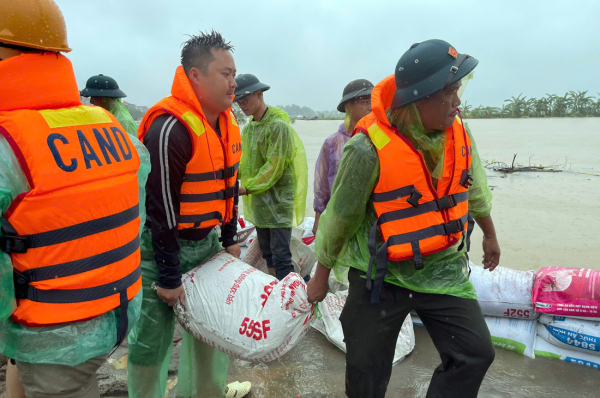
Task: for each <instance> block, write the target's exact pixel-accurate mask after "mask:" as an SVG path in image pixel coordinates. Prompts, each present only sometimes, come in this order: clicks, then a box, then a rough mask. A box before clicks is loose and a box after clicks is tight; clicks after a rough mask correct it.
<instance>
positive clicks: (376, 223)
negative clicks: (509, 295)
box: [308, 40, 500, 398]
mask: <svg viewBox="0 0 600 398" xmlns="http://www.w3.org/2000/svg"><path fill="white" fill-rule="evenodd" d="M477 63H478V61H477V60H476V59H475V58H473V57H470V56H468V55H466V54H459V53H458V52H457V51H456V50H455V49H454V47H452V46H451V45H450V44H448V43H446V42H444V41H441V40H428V41H425V42H422V43H417V44H414V45H413V46H411V48H410V49H409V50H408V51H407V52H406V53H404V55H403V56H402V57H401V58H400V60H399V62H398V64H397V65H396V69H395V75H391V76H389V77H387V78H385V79H384V80H382V81H381V82H380V83H379V84H378V85H377V86H376V87H375V88H374V89H373V92H372V94H371V104H372V109H373V111H372V113H370V114H369V115H367V116H365V117H364V118H363V119H361V121H360V122H359V123H358V125H357V128H356V130H355V135H354V137H353V138H352V139H350V141H348V143H347V144H346V146H345V147H344V151H343V156H342V160H341V162H340V167H339V171H338V175H337V178H336V180H335V183H334V186H333V194H332V197H331V200H330V202H329V203H328V205H327V208H326V209H325V212H324V213H323V215H322V216H321V221H320V223H319V228H318V230H317V236H316V255H317V258H318V260H319V264H318V265H317V270H316V274H315V276H314V277H313V279H312V280H311V281H310V282H309V284H308V299H309V301H310V302H314V301H321V300H323V298H324V297H325V295H326V294H327V290H328V283H327V279H328V276H329V272H330V270H331V269H332V268H333V267H335V268H336V273H338V274H340V273H342V272H343V271H344V268H345V269H346V270H347V269H348V267H350V270H349V273H348V279H349V281H350V291H349V295H348V299H347V302H346V305H345V307H344V310H343V312H342V314H341V316H340V321H341V323H342V327H343V330H344V337H345V341H346V346H347V350H348V352H347V355H346V394H347V395H348V396H349V397H361V398H368V397H384V396H385V392H386V390H387V385H388V382H389V379H390V375H391V370H392V361H393V356H394V346H395V344H396V340H397V338H398V332H399V331H400V328H401V326H402V323H403V321H404V319H405V318H406V316H407V315H408V313H409V312H410V311H411V310H412V309H414V310H416V311H417V313H418V314H419V316H420V318H421V320H422V321H423V324H424V325H425V327H426V328H427V331H428V332H429V334H430V335H431V338H432V339H433V342H434V344H435V346H436V348H437V350H438V352H439V354H440V357H441V359H442V364H441V365H440V366H439V367H438V368H437V369H436V370H435V372H434V374H433V377H432V379H431V383H430V385H429V391H428V393H427V397H461V398H470V397H476V396H477V393H478V391H479V387H480V385H481V382H482V380H483V378H484V376H485V373H486V372H487V369H488V367H489V366H490V365H491V363H492V362H493V360H494V355H495V353H494V347H493V345H492V340H491V337H490V333H489V330H488V328H487V325H486V323H485V320H484V317H483V314H482V312H481V308H480V307H479V304H478V302H477V300H476V298H477V296H476V292H475V289H474V288H473V285H472V284H471V282H470V281H469V270H468V266H467V259H466V257H465V252H466V242H465V237H466V230H467V228H468V222H467V221H466V220H467V214H468V212H470V213H471V214H472V215H473V217H474V218H475V219H476V221H477V224H478V225H479V226H480V227H481V229H482V230H483V234H484V238H483V252H484V257H483V265H484V266H485V268H486V269H489V270H490V271H491V270H493V269H494V268H495V267H496V266H497V265H498V261H499V258H500V247H499V245H498V241H497V239H496V234H495V230H494V225H493V223H492V218H491V216H490V212H491V192H490V190H489V188H488V186H487V179H486V175H485V170H484V169H483V166H482V164H481V160H480V158H479V156H478V155H477V151H476V147H475V143H474V141H473V139H472V137H471V135H470V134H469V133H468V132H467V130H466V129H465V127H464V125H463V123H462V120H461V118H460V114H459V112H458V109H457V107H458V106H459V105H460V99H459V97H458V90H459V88H460V86H461V80H462V79H463V78H464V77H466V76H467V75H468V74H469V73H470V72H471V71H472V70H473V69H474V68H475V66H476V65H477ZM365 272H366V279H365Z"/></svg>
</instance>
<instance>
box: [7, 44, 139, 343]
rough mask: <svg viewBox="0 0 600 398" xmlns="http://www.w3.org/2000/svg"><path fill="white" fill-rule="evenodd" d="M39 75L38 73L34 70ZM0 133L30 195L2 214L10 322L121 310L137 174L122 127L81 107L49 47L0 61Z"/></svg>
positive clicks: (45, 321) (135, 282)
mask: <svg viewBox="0 0 600 398" xmlns="http://www.w3.org/2000/svg"><path fill="white" fill-rule="evenodd" d="M40 71H43V73H42V74H40ZM0 98H1V99H0V133H1V134H2V135H3V136H4V137H5V138H6V140H7V141H8V143H9V144H10V146H11V147H12V149H13V152H14V153H15V155H16V157H17V159H18V160H19V164H20V166H21V169H22V170H23V172H24V174H25V176H26V178H27V182H28V184H29V187H30V191H28V192H25V193H23V194H20V195H18V196H17V197H16V198H15V199H14V200H13V202H12V203H11V205H10V207H9V208H8V210H7V211H6V213H5V214H4V215H3V219H2V235H3V236H2V238H1V245H2V247H1V249H2V250H4V251H5V252H7V253H9V254H10V256H11V259H12V264H13V268H14V270H15V290H16V296H17V309H16V310H15V312H14V313H13V315H12V319H13V320H14V321H15V322H18V323H21V324H24V325H27V326H45V325H53V324H59V323H64V322H76V321H82V320H87V319H90V318H93V317H96V316H98V315H101V314H104V313H106V312H108V311H110V310H112V309H114V308H117V307H119V306H120V307H121V311H122V312H121V324H120V325H119V336H118V338H119V339H122V338H123V337H124V336H125V333H126V331H127V315H126V309H127V303H128V301H129V300H131V299H132V298H133V297H134V296H135V295H136V294H137V293H138V292H139V290H140V288H141V272H140V250H139V247H140V243H139V226H140V219H139V206H138V180H137V170H138V169H139V166H140V160H139V158H138V155H137V151H136V150H135V148H134V146H133V144H132V142H131V141H130V139H129V137H128V135H127V134H126V133H125V129H124V128H123V127H121V125H120V124H119V123H118V122H117V120H116V119H115V118H114V117H113V116H112V115H111V114H110V113H109V112H107V111H105V110H104V109H102V108H99V107H92V106H83V105H81V102H80V101H79V92H78V90H77V85H76V82H75V76H74V73H73V68H72V66H71V63H70V61H69V60H68V59H67V58H65V57H64V56H62V55H57V54H55V53H46V54H44V55H42V54H28V55H21V56H18V57H14V58H9V59H7V60H4V61H2V62H0Z"/></svg>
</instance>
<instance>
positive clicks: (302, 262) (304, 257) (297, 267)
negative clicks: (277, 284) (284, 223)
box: [242, 232, 317, 277]
mask: <svg viewBox="0 0 600 398" xmlns="http://www.w3.org/2000/svg"><path fill="white" fill-rule="evenodd" d="M300 234H301V232H300ZM290 251H291V252H292V264H293V265H294V272H296V273H297V274H300V276H302V277H305V276H306V275H309V274H310V271H311V270H312V269H313V266H314V264H315V262H316V261H317V257H316V256H315V252H314V250H312V249H311V248H310V247H308V246H307V245H305V244H304V243H303V242H302V240H300V239H298V238H297V237H296V236H294V235H292V238H291V239H290ZM242 261H243V262H245V263H246V264H249V265H251V266H253V267H254V268H257V269H259V270H261V271H263V272H265V273H267V274H268V273H269V271H268V268H267V262H266V261H265V259H263V257H262V251H261V250H260V245H259V244H258V239H251V241H250V243H249V245H248V250H246V252H245V253H244V256H243V257H242Z"/></svg>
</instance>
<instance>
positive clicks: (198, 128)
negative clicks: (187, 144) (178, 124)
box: [181, 111, 206, 137]
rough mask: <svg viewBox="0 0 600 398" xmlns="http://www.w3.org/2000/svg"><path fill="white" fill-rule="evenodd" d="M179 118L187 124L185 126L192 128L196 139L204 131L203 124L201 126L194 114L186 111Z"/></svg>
mask: <svg viewBox="0 0 600 398" xmlns="http://www.w3.org/2000/svg"><path fill="white" fill-rule="evenodd" d="M181 118H182V119H183V120H185V121H186V122H187V124H188V125H189V126H190V127H191V128H192V130H193V131H194V133H195V134H196V135H197V136H198V137H200V136H201V135H202V134H204V132H205V131H206V128H204V124H202V121H201V120H200V119H199V118H198V116H196V115H195V114H194V112H192V111H187V112H186V113H184V114H183V115H182V116H181Z"/></svg>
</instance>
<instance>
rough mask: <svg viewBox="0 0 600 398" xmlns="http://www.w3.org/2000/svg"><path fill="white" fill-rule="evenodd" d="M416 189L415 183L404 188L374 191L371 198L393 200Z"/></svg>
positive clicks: (376, 200)
mask: <svg viewBox="0 0 600 398" xmlns="http://www.w3.org/2000/svg"><path fill="white" fill-rule="evenodd" d="M414 189H415V186H414V185H407V186H405V187H402V188H398V189H394V190H393V191H388V192H379V193H375V192H373V193H372V194H371V200H372V201H373V202H389V201H392V200H396V199H400V198H402V197H404V196H410V195H412V193H413V190H414Z"/></svg>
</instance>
